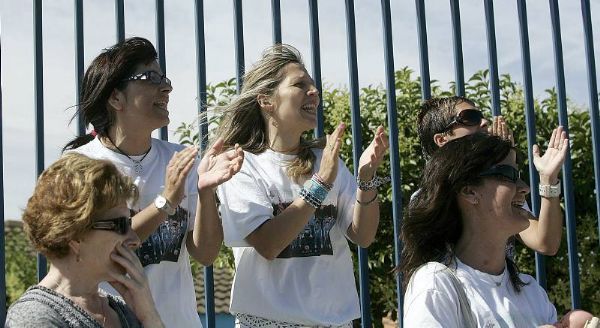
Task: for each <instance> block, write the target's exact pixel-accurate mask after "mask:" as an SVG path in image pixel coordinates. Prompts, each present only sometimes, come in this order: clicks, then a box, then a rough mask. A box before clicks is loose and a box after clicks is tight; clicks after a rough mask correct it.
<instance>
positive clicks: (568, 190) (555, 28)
mask: <svg viewBox="0 0 600 328" xmlns="http://www.w3.org/2000/svg"><path fill="white" fill-rule="evenodd" d="M549 2H550V17H551V18H552V41H553V45H554V69H555V71H556V93H557V97H558V99H557V100H558V122H559V123H560V125H562V126H563V127H564V129H565V131H566V132H567V134H568V133H569V121H568V116H567V95H566V91H565V71H564V67H563V55H562V41H561V36H560V15H559V9H558V1H557V0H549ZM562 171H563V172H564V173H565V174H563V190H564V201H565V218H566V222H567V246H568V250H569V283H570V288H571V306H572V307H573V308H574V309H579V308H581V300H580V292H579V266H578V255H577V243H576V238H577V236H576V232H575V228H576V224H575V220H576V218H575V200H574V198H573V177H572V176H571V172H572V164H571V154H570V152H569V153H568V154H567V158H566V160H565V163H564V164H563V169H562Z"/></svg>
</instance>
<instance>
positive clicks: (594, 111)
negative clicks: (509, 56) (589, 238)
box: [581, 0, 600, 236]
mask: <svg viewBox="0 0 600 328" xmlns="http://www.w3.org/2000/svg"><path fill="white" fill-rule="evenodd" d="M581 15H582V17H583V33H584V36H585V58H586V61H587V62H586V63H587V76H588V90H589V94H590V123H591V127H592V150H593V156H594V182H595V187H596V213H600V167H599V166H600V163H598V161H600V154H599V151H600V130H599V129H600V122H598V120H599V118H598V116H599V115H600V114H599V110H598V86H597V85H596V63H595V61H596V59H595V55H594V35H593V34H592V10H591V8H590V1H589V0H581ZM598 236H600V217H598Z"/></svg>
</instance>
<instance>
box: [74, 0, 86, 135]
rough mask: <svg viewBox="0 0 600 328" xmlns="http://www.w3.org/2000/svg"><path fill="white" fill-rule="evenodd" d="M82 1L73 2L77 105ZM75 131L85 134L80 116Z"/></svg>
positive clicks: (77, 98)
mask: <svg viewBox="0 0 600 328" xmlns="http://www.w3.org/2000/svg"><path fill="white" fill-rule="evenodd" d="M83 50H84V49H83V0H75V72H76V74H77V75H76V77H75V81H76V83H77V85H76V87H75V90H77V91H76V92H75V103H76V104H77V105H79V102H80V99H79V96H80V91H81V80H82V79H83ZM77 131H78V132H79V135H80V136H81V135H84V134H85V122H84V119H83V116H82V115H79V117H78V119H77Z"/></svg>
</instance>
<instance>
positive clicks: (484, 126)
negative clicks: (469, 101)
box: [479, 117, 490, 131]
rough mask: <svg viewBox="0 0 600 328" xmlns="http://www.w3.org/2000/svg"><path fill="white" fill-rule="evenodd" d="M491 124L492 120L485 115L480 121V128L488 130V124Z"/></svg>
mask: <svg viewBox="0 0 600 328" xmlns="http://www.w3.org/2000/svg"><path fill="white" fill-rule="evenodd" d="M489 124H490V121H488V120H487V119H486V118H485V117H483V118H482V119H481V123H479V128H480V129H482V130H485V131H487V128H488V125H489Z"/></svg>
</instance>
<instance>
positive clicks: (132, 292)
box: [6, 154, 163, 327]
mask: <svg viewBox="0 0 600 328" xmlns="http://www.w3.org/2000/svg"><path fill="white" fill-rule="evenodd" d="M137 197H138V192H137V188H136V187H135V185H134V184H133V183H132V181H131V179H129V178H128V177H125V176H123V175H122V174H121V173H119V171H118V170H117V168H116V167H115V166H114V165H113V164H111V163H110V162H108V161H100V160H93V159H90V158H88V157H86V156H83V155H79V154H67V155H65V156H63V158H61V159H59V160H58V161H57V162H56V163H54V164H52V165H51V166H50V167H48V168H47V169H46V170H45V171H44V172H43V173H42V174H41V175H40V177H39V179H38V183H37V185H36V187H35V190H34V192H33V196H31V198H29V201H28V203H27V207H26V208H25V211H24V213H23V223H24V229H25V233H26V234H27V237H28V238H29V240H30V241H31V243H32V244H33V245H34V247H35V248H36V250H37V251H39V252H40V253H42V254H44V255H45V256H46V257H47V258H48V261H49V262H50V270H49V272H48V274H47V275H46V277H44V279H42V281H40V283H39V284H38V285H35V286H32V287H30V288H29V289H28V290H27V291H26V292H25V293H24V294H23V295H22V296H21V297H20V298H19V299H18V300H17V301H16V302H15V303H14V304H13V305H12V306H11V307H10V309H9V311H8V315H7V318H6V327H141V326H142V325H143V326H144V327H163V324H162V322H161V320H160V317H159V315H158V312H157V311H156V308H155V306H154V301H153V300H152V296H151V295H150V289H149V288H148V281H147V279H146V277H145V276H144V269H143V268H142V265H141V263H140V261H139V260H138V258H137V256H136V255H135V253H134V252H133V249H134V248H136V247H138V246H139V245H140V240H139V238H138V237H137V235H136V234H135V232H133V230H132V229H131V217H130V216H129V209H128V208H127V201H129V200H135V199H137ZM101 281H107V282H109V283H110V284H111V285H112V286H113V287H114V288H115V289H116V290H118V291H119V293H120V294H121V295H122V296H123V299H124V300H125V302H124V301H123V299H121V298H119V297H115V296H112V295H110V294H106V293H104V291H103V290H101V289H99V288H98V284H99V283H100V282H101ZM125 303H127V304H125Z"/></svg>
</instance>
